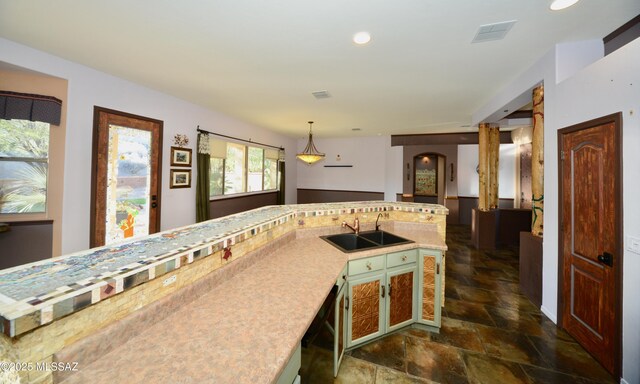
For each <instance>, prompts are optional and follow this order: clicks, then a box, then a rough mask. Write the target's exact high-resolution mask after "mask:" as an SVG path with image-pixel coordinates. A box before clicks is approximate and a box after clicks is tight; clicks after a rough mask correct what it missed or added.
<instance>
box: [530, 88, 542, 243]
mask: <svg viewBox="0 0 640 384" xmlns="http://www.w3.org/2000/svg"><path fill="white" fill-rule="evenodd" d="M531 200H532V210H533V214H532V223H531V233H532V234H533V235H534V236H539V237H542V234H543V228H542V221H543V214H544V86H543V85H539V86H537V87H535V88H534V89H533V141H532V143H531Z"/></svg>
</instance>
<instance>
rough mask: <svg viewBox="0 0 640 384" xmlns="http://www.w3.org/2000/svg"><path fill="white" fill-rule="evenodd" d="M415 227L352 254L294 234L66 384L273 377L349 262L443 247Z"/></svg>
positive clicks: (400, 226) (397, 230)
mask: <svg viewBox="0 0 640 384" xmlns="http://www.w3.org/2000/svg"><path fill="white" fill-rule="evenodd" d="M405 224H406V226H405ZM418 228H419V227H418V226H416V225H415V224H410V223H395V227H394V228H393V233H395V234H398V235H400V236H403V237H406V238H410V239H412V240H415V241H416V242H415V243H412V244H406V245H400V246H392V247H385V248H380V249H377V250H374V251H362V252H356V253H351V254H346V253H343V252H341V251H339V250H338V249H336V248H334V247H333V246H331V245H330V244H328V243H327V242H325V241H324V240H322V239H320V238H318V237H317V236H318V234H317V233H316V234H313V233H312V232H307V234H306V235H304V234H302V235H298V236H297V237H296V239H295V240H292V241H290V242H288V243H287V244H285V245H284V246H283V247H281V248H279V249H277V250H275V251H273V252H271V253H269V254H265V255H263V256H262V257H261V258H260V259H259V260H258V261H257V262H255V263H254V264H252V265H251V266H249V267H248V268H246V269H245V270H243V271H242V272H240V273H238V274H237V275H235V276H233V277H232V278H231V279H228V280H226V281H224V282H223V283H221V284H220V285H218V286H217V287H215V289H214V290H212V291H210V292H208V293H206V294H205V295H203V296H201V297H200V298H198V299H196V300H195V301H193V302H191V303H189V304H186V305H185V306H183V307H181V308H180V309H179V310H177V311H176V312H174V313H173V314H172V315H170V316H168V317H166V318H164V319H162V320H161V321H159V322H158V323H157V324H155V325H154V326H152V327H150V328H148V329H146V330H145V331H143V332H142V333H140V334H139V335H138V336H136V337H134V338H132V339H131V340H129V341H128V342H127V343H125V344H124V345H122V346H120V347H118V348H116V349H114V350H112V351H111V352H109V353H107V354H105V355H103V356H101V357H100V358H99V359H98V360H97V361H95V362H94V363H92V364H90V365H88V366H85V367H79V372H78V373H76V374H74V375H72V376H71V377H69V378H68V379H67V380H65V381H64V383H65V384H72V383H87V382H91V383H95V384H98V383H120V382H127V383H270V382H274V381H275V380H277V378H278V377H279V375H280V373H281V371H282V370H283V369H284V367H285V365H286V364H287V362H288V360H289V358H290V357H291V355H292V354H293V352H294V351H295V349H296V348H297V347H298V345H299V343H300V340H301V339H302V336H303V335H304V333H305V331H306V330H307V328H308V327H309V325H310V324H311V321H312V320H313V318H314V316H315V314H316V313H317V311H318V310H319V308H320V306H321V305H322V303H323V302H324V300H325V298H326V296H327V294H328V293H329V291H330V290H331V288H332V286H333V285H334V283H335V281H336V278H337V277H338V275H339V274H340V272H341V271H342V269H343V268H344V266H345V264H346V262H347V261H348V260H349V259H355V258H361V257H367V256H372V255H375V254H381V253H388V252H395V251H399V250H403V249H410V248H416V247H419V246H424V247H431V248H436V249H443V250H444V249H446V245H445V243H444V242H443V241H442V240H441V239H440V238H439V237H438V235H437V233H435V231H424V230H422V231H420V230H418ZM423 228H424V227H423ZM383 229H384V227H383ZM299 232H301V231H299Z"/></svg>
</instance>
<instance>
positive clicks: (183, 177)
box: [169, 169, 191, 188]
mask: <svg viewBox="0 0 640 384" xmlns="http://www.w3.org/2000/svg"><path fill="white" fill-rule="evenodd" d="M170 179H171V181H170V184H169V188H191V170H190V169H188V170H184V169H172V170H171V174H170Z"/></svg>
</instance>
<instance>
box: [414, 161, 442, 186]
mask: <svg viewBox="0 0 640 384" xmlns="http://www.w3.org/2000/svg"><path fill="white" fill-rule="evenodd" d="M413 182H414V185H413V194H414V195H416V196H438V156H437V155H424V154H423V155H418V156H416V157H414V178H413Z"/></svg>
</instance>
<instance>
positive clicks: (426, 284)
mask: <svg viewBox="0 0 640 384" xmlns="http://www.w3.org/2000/svg"><path fill="white" fill-rule="evenodd" d="M418 261H419V263H418V271H419V277H418V303H419V305H420V307H419V309H418V322H419V323H421V324H425V325H430V326H434V327H440V313H441V307H440V300H441V297H442V295H441V294H440V293H441V290H442V288H441V285H442V275H441V272H442V265H441V264H442V252H441V251H437V250H433V249H421V250H420V256H419V258H418Z"/></svg>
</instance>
